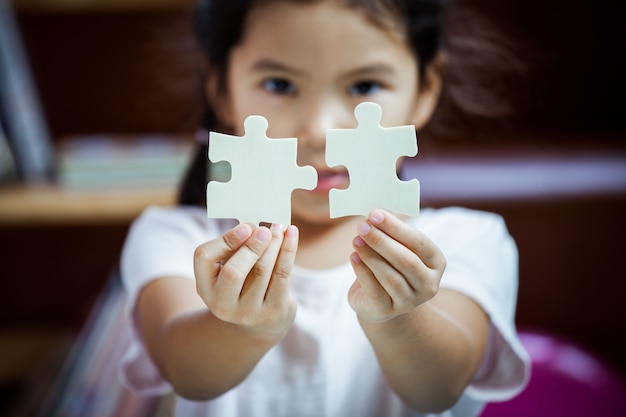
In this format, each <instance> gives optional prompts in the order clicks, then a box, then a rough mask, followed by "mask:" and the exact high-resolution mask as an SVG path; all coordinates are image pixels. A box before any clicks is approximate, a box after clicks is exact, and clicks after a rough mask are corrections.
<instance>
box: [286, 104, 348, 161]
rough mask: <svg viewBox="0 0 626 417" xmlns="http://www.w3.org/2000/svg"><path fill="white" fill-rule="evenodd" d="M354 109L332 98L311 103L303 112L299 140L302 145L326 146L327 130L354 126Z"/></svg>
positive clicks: (312, 146) (311, 146)
mask: <svg viewBox="0 0 626 417" xmlns="http://www.w3.org/2000/svg"><path fill="white" fill-rule="evenodd" d="M353 111H354V109H349V106H347V105H345V104H343V103H339V102H336V101H332V100H323V101H322V100H320V101H319V102H315V103H310V104H308V106H307V107H306V110H305V111H304V112H302V116H301V117H302V118H301V121H300V128H299V131H298V141H299V143H300V144H301V145H302V146H305V147H310V148H322V149H323V148H324V145H325V143H326V131H327V130H328V129H339V128H348V127H354V126H351V125H354V124H355V123H356V122H355V119H354V113H353Z"/></svg>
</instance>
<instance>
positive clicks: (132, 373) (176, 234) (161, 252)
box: [120, 207, 219, 395]
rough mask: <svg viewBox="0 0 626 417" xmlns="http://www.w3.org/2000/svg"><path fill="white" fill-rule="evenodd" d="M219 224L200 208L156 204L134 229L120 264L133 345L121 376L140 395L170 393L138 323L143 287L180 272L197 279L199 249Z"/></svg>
mask: <svg viewBox="0 0 626 417" xmlns="http://www.w3.org/2000/svg"><path fill="white" fill-rule="evenodd" d="M218 233H219V228H218V227H217V226H216V225H215V223H214V222H213V223H212V222H210V221H209V220H208V219H207V218H206V213H205V212H204V210H202V209H201V208H197V207H174V208H160V207H150V208H148V209H146V210H145V211H144V212H143V213H142V214H141V216H139V218H138V219H137V220H135V222H133V224H132V225H131V228H130V229H129V232H128V236H127V238H126V241H125V243H124V247H123V249H122V256H121V262H120V269H121V276H122V283H123V285H124V289H125V291H126V295H127V299H128V302H127V311H126V314H127V315H128V319H129V322H131V323H133V325H132V338H131V344H130V347H129V348H128V350H127V351H126V353H125V355H124V357H123V359H122V360H121V362H120V374H121V378H122V380H123V381H124V383H125V385H127V386H128V387H129V388H130V389H132V390H133V391H135V392H138V393H140V394H145V395H159V394H163V393H166V392H168V391H170V386H169V385H168V384H167V383H166V382H165V381H164V380H163V379H162V378H161V376H160V374H159V371H158V369H157V368H156V367H155V366H154V365H153V363H152V361H151V359H150V357H149V355H148V353H147V351H146V350H145V348H144V345H143V343H142V342H141V338H140V335H139V333H138V332H137V329H136V327H135V325H134V323H135V320H134V314H133V312H134V308H135V303H136V300H137V296H138V294H139V292H140V291H141V289H142V288H143V287H144V286H145V285H146V284H148V283H149V282H150V281H152V280H154V279H157V278H160V277H164V276H177V277H183V278H188V279H191V280H193V279H194V271H193V253H194V251H195V249H196V247H197V246H198V245H200V244H202V243H204V242H206V241H207V240H210V239H212V238H213V237H216V236H217V235H218Z"/></svg>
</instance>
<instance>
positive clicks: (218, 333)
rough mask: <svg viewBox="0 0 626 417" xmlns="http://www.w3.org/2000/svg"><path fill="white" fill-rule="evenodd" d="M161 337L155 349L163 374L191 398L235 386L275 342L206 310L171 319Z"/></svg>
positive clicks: (181, 393)
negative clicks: (247, 331)
mask: <svg viewBox="0 0 626 417" xmlns="http://www.w3.org/2000/svg"><path fill="white" fill-rule="evenodd" d="M160 339H161V341H160V342H157V343H156V345H157V346H158V348H157V352H155V353H156V355H157V356H158V357H159V358H160V359H161V360H159V361H157V363H158V364H159V367H160V369H161V372H162V373H163V376H164V377H165V378H166V379H167V380H168V381H169V382H170V384H172V386H173V387H174V389H175V391H176V392H177V393H178V394H179V395H180V396H182V397H185V398H188V399H191V400H207V399H211V398H215V397H218V396H219V395H221V394H223V393H225V392H226V391H228V390H230V389H231V388H233V387H235V386H237V385H238V384H239V383H240V382H241V381H243V380H244V379H245V378H246V376H247V375H248V374H249V373H250V372H251V371H252V369H253V368H254V367H255V366H256V364H257V363H258V361H259V360H260V359H261V358H262V357H263V355H264V354H265V353H266V352H267V351H268V350H269V349H270V348H271V347H272V346H274V345H275V344H276V343H277V342H278V340H271V339H263V338H259V337H258V336H254V335H251V334H248V333H245V332H244V331H242V329H240V328H237V327H235V326H232V325H230V324H228V323H225V322H222V321H221V320H219V319H218V318H216V317H215V316H213V315H212V314H211V313H210V312H208V311H207V310H203V311H197V312H191V313H187V314H184V315H181V316H179V317H177V318H175V319H173V320H172V321H171V322H170V323H168V324H167V325H166V326H164V328H163V331H162V333H161V337H160Z"/></svg>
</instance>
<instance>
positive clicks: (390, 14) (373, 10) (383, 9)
mask: <svg viewBox="0 0 626 417" xmlns="http://www.w3.org/2000/svg"><path fill="white" fill-rule="evenodd" d="M277 3H278V4H280V3H282V4H286V5H292V6H293V5H295V6H311V5H318V4H320V3H325V4H326V5H330V6H333V7H336V8H341V9H348V10H351V11H352V12H355V13H357V14H361V15H362V16H363V17H364V18H365V19H367V20H369V21H370V22H371V23H373V24H374V25H376V26H379V27H381V28H384V29H388V30H396V31H404V29H405V28H404V21H403V19H402V16H403V13H402V12H401V11H400V6H399V3H400V2H397V1H393V0H386V1H385V0H253V1H252V2H251V7H250V11H252V10H254V9H256V8H262V7H264V6H268V5H272V4H277ZM250 11H249V13H248V14H250Z"/></svg>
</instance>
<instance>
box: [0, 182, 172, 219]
mask: <svg viewBox="0 0 626 417" xmlns="http://www.w3.org/2000/svg"><path fill="white" fill-rule="evenodd" d="M176 191H177V190H176V187H175V186H164V187H154V188H128V189H105V190H95V191H91V190H67V189H63V188H60V187H55V186H37V187H33V186H29V187H24V186H21V187H11V188H6V189H0V225H23V224H50V225H59V224H94V223H95V224H103V223H130V222H131V221H132V220H133V219H134V218H135V217H137V216H138V215H139V214H140V213H141V212H142V211H143V209H144V208H146V207H147V206H149V205H165V206H167V205H173V204H175V201H176Z"/></svg>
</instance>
